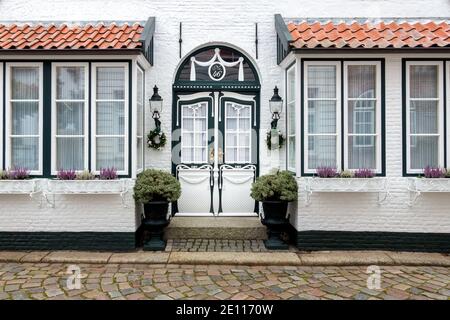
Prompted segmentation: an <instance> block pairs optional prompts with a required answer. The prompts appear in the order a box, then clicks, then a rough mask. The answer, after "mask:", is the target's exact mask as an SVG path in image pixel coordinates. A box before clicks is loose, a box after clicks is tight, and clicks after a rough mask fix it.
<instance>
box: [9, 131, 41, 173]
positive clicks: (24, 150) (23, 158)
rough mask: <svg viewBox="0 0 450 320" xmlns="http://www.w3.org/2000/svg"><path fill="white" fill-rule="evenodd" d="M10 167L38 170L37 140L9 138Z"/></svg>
mask: <svg viewBox="0 0 450 320" xmlns="http://www.w3.org/2000/svg"><path fill="white" fill-rule="evenodd" d="M11 167H12V168H14V167H22V168H26V169H28V170H38V169H39V138H37V137H35V138H34V137H33V138H11Z"/></svg>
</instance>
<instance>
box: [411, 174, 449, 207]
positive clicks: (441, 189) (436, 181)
mask: <svg viewBox="0 0 450 320" xmlns="http://www.w3.org/2000/svg"><path fill="white" fill-rule="evenodd" d="M408 191H409V203H408V205H409V206H412V205H413V204H414V203H415V202H416V201H417V198H418V197H419V196H420V195H421V194H422V193H436V192H438V193H450V178H409V181H408Z"/></svg>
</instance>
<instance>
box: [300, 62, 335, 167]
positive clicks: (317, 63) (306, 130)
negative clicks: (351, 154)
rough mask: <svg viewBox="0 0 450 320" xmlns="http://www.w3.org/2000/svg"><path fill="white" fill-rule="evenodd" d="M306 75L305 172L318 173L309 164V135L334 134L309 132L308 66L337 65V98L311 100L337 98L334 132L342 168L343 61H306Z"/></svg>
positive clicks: (304, 117)
mask: <svg viewBox="0 0 450 320" xmlns="http://www.w3.org/2000/svg"><path fill="white" fill-rule="evenodd" d="M303 66H304V76H303V78H304V79H303V88H304V89H303V92H304V110H303V119H304V128H303V133H304V139H303V142H304V145H303V148H304V157H303V162H304V173H307V174H314V173H316V169H309V165H308V152H309V151H308V143H309V141H308V140H309V139H308V137H309V136H332V135H333V134H331V133H323V134H321V133H318V134H317V133H316V134H309V133H308V128H309V124H308V109H309V107H308V104H309V101H310V99H309V97H308V67H309V66H335V67H336V97H335V98H327V99H321V98H318V99H311V100H333V101H334V100H335V101H336V133H335V134H334V135H335V137H336V169H337V170H341V152H342V151H341V149H342V147H341V103H342V102H341V100H342V98H341V62H340V61H321V60H318V61H312V60H311V61H310V60H308V61H305V62H304V64H303Z"/></svg>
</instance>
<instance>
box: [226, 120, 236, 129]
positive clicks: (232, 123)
mask: <svg viewBox="0 0 450 320" xmlns="http://www.w3.org/2000/svg"><path fill="white" fill-rule="evenodd" d="M236 129H237V119H236V118H228V119H227V130H236Z"/></svg>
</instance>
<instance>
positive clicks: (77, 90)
mask: <svg viewBox="0 0 450 320" xmlns="http://www.w3.org/2000/svg"><path fill="white" fill-rule="evenodd" d="M84 72H85V70H84V67H57V68H56V81H57V83H56V99H61V100H75V99H84V86H85V79H84Z"/></svg>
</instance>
